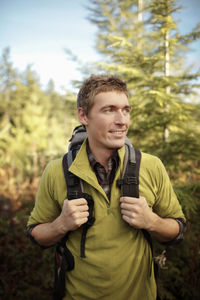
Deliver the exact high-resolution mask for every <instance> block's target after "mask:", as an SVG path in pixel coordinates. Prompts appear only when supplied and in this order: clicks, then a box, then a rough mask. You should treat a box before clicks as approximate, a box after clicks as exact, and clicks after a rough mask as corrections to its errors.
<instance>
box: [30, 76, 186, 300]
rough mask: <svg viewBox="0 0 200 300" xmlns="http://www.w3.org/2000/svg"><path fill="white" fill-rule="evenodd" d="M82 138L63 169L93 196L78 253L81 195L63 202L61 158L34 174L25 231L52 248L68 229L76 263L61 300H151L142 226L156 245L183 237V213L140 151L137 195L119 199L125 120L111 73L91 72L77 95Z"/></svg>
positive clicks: (159, 170)
mask: <svg viewBox="0 0 200 300" xmlns="http://www.w3.org/2000/svg"><path fill="white" fill-rule="evenodd" d="M77 108H78V117H79V120H80V122H81V123H82V124H83V125H84V126H85V127H86V130H87V133H88V139H86V140H85V141H84V143H83V145H82V146H81V149H80V150H79V152H78V154H77V156H76V159H75V160H74V161H73V163H72V165H71V167H70V171H71V172H72V173H73V174H75V175H76V176H78V177H79V178H81V179H82V180H83V187H84V192H86V193H88V194H90V195H91V196H92V197H93V199H94V216H95V222H94V224H93V225H92V226H91V227H90V229H89V230H88V232H87V238H86V244H85V255H86V257H85V258H82V257H80V240H81V232H82V230H81V228H80V226H81V225H82V224H84V223H86V222H87V220H88V215H89V213H88V205H87V202H86V200H85V199H84V198H79V199H75V200H70V201H68V200H67V199H65V198H66V183H65V179H64V174H63V170H62V160H61V159H58V160H55V161H52V162H50V163H49V165H48V166H47V167H46V169H45V171H44V174H43V176H42V179H41V183H40V187H39V190H38V193H37V197H36V203H35V207H34V209H33V211H32V213H31V216H30V218H29V222H28V232H29V234H30V235H31V237H32V238H34V240H36V241H37V243H39V244H40V245H43V246H51V245H54V244H55V243H57V242H58V241H60V240H61V238H62V237H63V236H64V235H65V234H66V233H67V232H69V231H71V233H70V235H69V238H68V240H67V247H68V249H69V250H70V251H71V253H72V255H73V257H74V260H75V267H74V269H73V270H72V271H70V272H67V273H66V296H65V298H64V299H66V300H71V299H75V300H95V299H104V300H113V299H115V300H126V299H129V300H139V299H142V300H155V299H156V283H155V278H154V274H153V272H152V268H153V264H152V253H151V249H150V246H149V243H148V242H147V240H146V239H145V238H144V235H143V233H142V230H141V229H145V230H146V231H148V232H149V233H150V234H151V235H152V237H155V238H156V239H158V240H159V241H160V242H170V241H172V242H177V241H179V240H181V239H182V238H183V233H184V228H185V223H184V222H185V218H184V215H183V213H182V210H181V207H180V205H179V203H178V200H177V198H176V196H175V194H174V192H173V189H172V186H171V183H170V180H169V177H168V175H167V173H166V171H165V168H164V166H163V164H162V163H161V161H160V160H159V159H158V158H157V157H154V156H152V155H148V154H145V153H142V157H141V165H140V172H139V181H140V184H139V191H140V198H139V199H138V198H132V197H121V195H120V189H119V187H118V186H117V180H118V179H120V178H121V176H122V171H123V161H124V155H125V146H124V144H125V137H126V135H127V132H128V128H129V122H130V105H129V101H128V91H127V87H126V84H125V83H124V82H123V81H122V80H121V79H120V78H118V77H117V76H107V75H99V76H94V75H93V76H91V77H90V78H89V79H88V80H86V81H85V82H84V83H83V86H82V87H81V89H80V91H79V94H78V98H77Z"/></svg>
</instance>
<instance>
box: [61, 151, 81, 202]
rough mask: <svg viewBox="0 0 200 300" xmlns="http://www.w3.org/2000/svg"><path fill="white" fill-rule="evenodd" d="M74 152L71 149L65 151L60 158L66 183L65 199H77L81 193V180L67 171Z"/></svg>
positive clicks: (74, 154)
mask: <svg viewBox="0 0 200 300" xmlns="http://www.w3.org/2000/svg"><path fill="white" fill-rule="evenodd" d="M75 156H76V153H75V152H74V151H73V150H70V151H69V152H68V153H66V154H65V155H64V157H63V160H62V165H63V172H64V176H65V181H66V185H67V199H68V200H72V199H77V198H80V197H81V195H82V188H81V181H80V178H79V177H77V176H75V175H74V174H72V173H71V172H70V171H69V167H70V166H71V164H72V162H73V160H74V158H75Z"/></svg>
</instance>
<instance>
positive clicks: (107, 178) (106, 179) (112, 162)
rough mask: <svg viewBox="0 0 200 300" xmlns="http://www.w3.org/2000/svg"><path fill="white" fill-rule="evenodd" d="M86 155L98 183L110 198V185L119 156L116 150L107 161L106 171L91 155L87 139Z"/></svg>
mask: <svg viewBox="0 0 200 300" xmlns="http://www.w3.org/2000/svg"><path fill="white" fill-rule="evenodd" d="M86 149H87V155H88V159H89V162H90V165H91V167H92V169H93V171H94V172H95V174H96V177H97V180H98V183H99V184H100V186H101V187H102V188H103V190H104V192H105V193H106V195H107V197H108V199H110V192H111V186H112V183H113V180H114V177H115V173H116V170H117V168H118V165H119V156H118V152H117V150H116V151H115V152H114V154H113V156H112V157H111V158H110V159H109V161H108V172H106V170H105V168H104V167H103V166H102V165H101V164H100V163H99V162H98V161H96V159H95V157H94V156H93V154H92V152H91V150H90V147H89V143H88V141H87V148H86Z"/></svg>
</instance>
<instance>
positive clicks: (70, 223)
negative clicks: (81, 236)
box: [60, 198, 89, 232]
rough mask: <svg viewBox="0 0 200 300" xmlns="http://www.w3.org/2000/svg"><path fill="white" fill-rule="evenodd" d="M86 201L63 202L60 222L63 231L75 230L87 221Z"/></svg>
mask: <svg viewBox="0 0 200 300" xmlns="http://www.w3.org/2000/svg"><path fill="white" fill-rule="evenodd" d="M88 209H89V208H88V205H87V201H86V200H85V199H84V198H79V199H74V200H67V199H66V200H64V203H63V208H62V212H61V214H60V221H61V222H62V225H63V230H64V231H66V232H67V231H71V230H75V229H77V228H78V227H80V226H81V225H82V224H84V223H86V222H87V220H88V216H89V212H88Z"/></svg>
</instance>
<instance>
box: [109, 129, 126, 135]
mask: <svg viewBox="0 0 200 300" xmlns="http://www.w3.org/2000/svg"><path fill="white" fill-rule="evenodd" d="M110 133H111V134H116V135H123V134H124V133H125V130H110Z"/></svg>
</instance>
